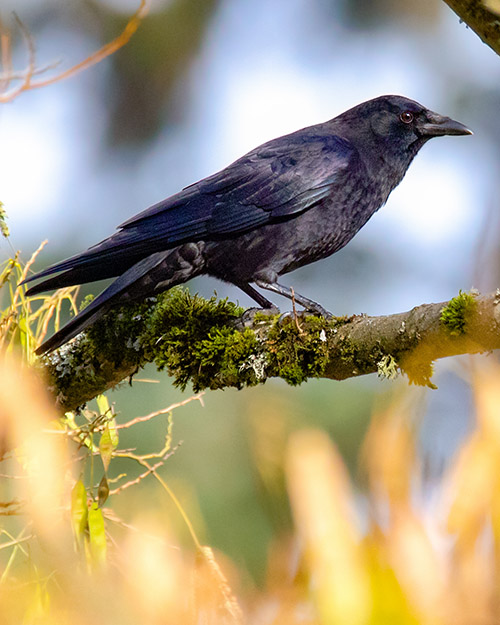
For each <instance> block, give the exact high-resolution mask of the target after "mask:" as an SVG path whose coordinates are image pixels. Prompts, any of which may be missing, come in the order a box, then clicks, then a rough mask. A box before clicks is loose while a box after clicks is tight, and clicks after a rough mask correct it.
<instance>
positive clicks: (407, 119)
mask: <svg viewBox="0 0 500 625" xmlns="http://www.w3.org/2000/svg"><path fill="white" fill-rule="evenodd" d="M399 119H400V120H401V121H402V122H403V124H411V123H412V121H413V113H411V112H410V111H404V112H403V113H401V115H400V116H399Z"/></svg>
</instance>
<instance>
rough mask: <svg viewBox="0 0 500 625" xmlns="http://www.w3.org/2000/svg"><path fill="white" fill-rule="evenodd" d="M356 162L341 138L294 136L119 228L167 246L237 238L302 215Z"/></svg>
mask: <svg viewBox="0 0 500 625" xmlns="http://www.w3.org/2000/svg"><path fill="white" fill-rule="evenodd" d="M358 160H359V158H358V154H357V151H356V150H355V149H354V148H353V147H352V146H351V144H350V143H349V142H347V141H346V140H344V139H342V138H340V137H336V136H332V135H319V136H317V135H310V134H308V133H307V132H302V133H301V131H299V132H298V133H294V134H293V135H288V136H285V137H281V138H279V139H275V140H273V141H270V142H269V143H267V144H264V145H263V146H260V147H259V148H256V149H255V150H253V151H252V152H249V153H248V154H247V155H245V156H243V157H242V158H240V159H239V160H237V161H236V162H234V163H233V164H232V165H229V167H226V168H225V169H223V170H222V171H221V172H219V173H217V174H215V175H213V176H209V177H208V178H205V179H203V180H201V181H200V182H197V183H195V184H193V185H190V186H189V187H186V188H185V189H184V190H183V191H181V192H180V193H178V194H177V195H175V196H172V197H171V198H168V199H166V200H165V201H163V202H160V203H158V204H156V205H154V206H152V207H150V208H149V209H147V210H146V211H144V212H142V213H140V214H139V215H137V216H135V217H133V218H132V219H129V220H128V221H126V222H125V223H124V224H122V225H121V226H120V227H121V228H123V229H124V230H125V231H127V230H129V229H130V230H132V229H137V235H138V236H139V237H141V236H144V235H145V231H146V230H148V231H149V236H154V232H153V230H155V231H156V233H157V234H158V235H159V236H162V234H163V235H166V236H167V237H168V241H169V243H176V242H180V241H182V240H193V239H196V238H211V237H214V236H215V237H217V236H221V235H229V234H238V233H240V232H243V231H245V230H249V229H251V228H254V227H257V226H259V225H262V224H265V223H268V222H270V221H274V220H276V219H283V218H287V217H289V216H292V215H294V214H297V213H300V212H303V211H305V210H307V209H308V208H310V207H311V206H313V205H314V204H316V203H317V202H319V201H320V200H321V199H323V198H325V197H327V196H328V195H329V194H330V193H331V191H332V187H333V186H334V185H335V184H341V181H342V177H343V174H344V173H345V172H346V171H347V170H348V169H350V168H352V167H354V166H355V165H356V164H357V162H358ZM158 230H160V233H162V234H160V233H159V232H158Z"/></svg>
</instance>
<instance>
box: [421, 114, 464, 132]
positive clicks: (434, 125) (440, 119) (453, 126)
mask: <svg viewBox="0 0 500 625" xmlns="http://www.w3.org/2000/svg"><path fill="white" fill-rule="evenodd" d="M417 128H418V131H419V132H420V134H421V135H423V136H424V137H442V136H444V135H472V134H474V133H473V132H472V130H469V129H468V128H467V126H464V125H463V124H461V123H460V122H457V121H455V120H454V119H451V118H450V117H444V116H443V115H439V114H438V113H428V114H427V120H426V121H425V122H422V123H420V124H418V126H417Z"/></svg>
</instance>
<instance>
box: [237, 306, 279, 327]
mask: <svg viewBox="0 0 500 625" xmlns="http://www.w3.org/2000/svg"><path fill="white" fill-rule="evenodd" d="M279 314H280V310H279V308H278V307H277V306H273V307H272V308H248V309H247V310H245V312H244V313H243V314H242V315H241V317H239V318H238V319H236V320H235V325H236V327H237V328H238V329H240V330H243V329H244V328H250V327H252V326H255V324H256V323H257V322H258V318H259V317H261V316H262V317H269V318H270V317H275V316H276V315H279Z"/></svg>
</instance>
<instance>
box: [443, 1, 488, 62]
mask: <svg viewBox="0 0 500 625" xmlns="http://www.w3.org/2000/svg"><path fill="white" fill-rule="evenodd" d="M444 1H445V2H446V4H447V5H448V6H449V7H450V8H451V9H453V11H455V13H456V14H457V15H458V17H459V18H460V19H461V20H462V21H464V22H465V23H466V24H467V25H468V26H470V28H472V30H473V31H474V32H475V33H476V34H477V35H478V36H479V37H480V38H481V39H482V41H483V42H484V43H485V44H486V45H488V46H490V48H491V49H492V50H494V51H495V52H496V53H497V54H500V1H499V0H489V1H486V0H483V1H481V0H444Z"/></svg>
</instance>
